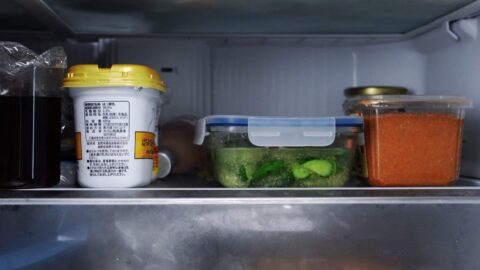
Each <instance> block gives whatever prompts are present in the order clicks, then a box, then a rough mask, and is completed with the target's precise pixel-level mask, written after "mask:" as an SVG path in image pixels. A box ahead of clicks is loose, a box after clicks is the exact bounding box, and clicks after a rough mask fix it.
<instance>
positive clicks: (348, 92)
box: [343, 86, 409, 180]
mask: <svg viewBox="0 0 480 270" xmlns="http://www.w3.org/2000/svg"><path fill="white" fill-rule="evenodd" d="M343 94H344V96H345V98H346V100H345V102H344V104H343V110H344V112H345V115H349V116H363V115H362V111H361V110H357V109H355V108H351V107H349V106H347V104H348V103H349V101H350V100H351V99H354V98H358V97H363V98H365V99H368V98H369V97H374V96H379V95H408V94H409V90H408V89H407V88H405V87H399V86H358V87H349V88H346V89H345V90H344V91H343ZM365 150H366V149H365V139H364V134H363V133H360V134H359V136H358V144H357V149H356V151H355V152H356V153H355V160H354V164H353V172H354V174H355V176H357V177H358V178H361V179H364V180H366V179H367V178H368V166H367V154H366V151H365Z"/></svg>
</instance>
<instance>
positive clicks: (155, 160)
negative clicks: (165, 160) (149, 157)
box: [152, 146, 158, 177]
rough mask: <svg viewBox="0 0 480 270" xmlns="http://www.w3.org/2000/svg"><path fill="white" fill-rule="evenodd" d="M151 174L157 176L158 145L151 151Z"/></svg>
mask: <svg viewBox="0 0 480 270" xmlns="http://www.w3.org/2000/svg"><path fill="white" fill-rule="evenodd" d="M152 173H153V176H154V177H157V175H158V147H157V146H155V147H154V152H153V170H152Z"/></svg>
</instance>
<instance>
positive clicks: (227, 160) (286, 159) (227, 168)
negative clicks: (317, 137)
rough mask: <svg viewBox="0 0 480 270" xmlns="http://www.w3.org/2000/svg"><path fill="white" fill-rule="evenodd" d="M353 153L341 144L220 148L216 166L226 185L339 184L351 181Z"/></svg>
mask: <svg viewBox="0 0 480 270" xmlns="http://www.w3.org/2000/svg"><path fill="white" fill-rule="evenodd" d="M351 154H352V153H351V151H350V150H347V149H341V148H330V149H328V148H327V149H311V148H247V147H246V148H238V147H237V148H233V147H232V148H220V149H217V150H216V151H215V153H214V160H215V163H214V164H215V165H214V170H215V174H216V177H217V179H218V181H220V183H222V184H223V185H224V186H226V187H288V186H293V187H337V186H343V185H344V184H345V183H346V182H347V181H348V176H349V171H350V167H351Z"/></svg>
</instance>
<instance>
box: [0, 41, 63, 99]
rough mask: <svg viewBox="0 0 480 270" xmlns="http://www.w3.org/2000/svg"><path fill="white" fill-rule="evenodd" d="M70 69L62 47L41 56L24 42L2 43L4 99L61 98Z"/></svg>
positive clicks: (0, 71)
mask: <svg viewBox="0 0 480 270" xmlns="http://www.w3.org/2000/svg"><path fill="white" fill-rule="evenodd" d="M66 67H67V55H66V54H65V51H64V50H63V48H62V47H53V48H51V49H49V50H47V51H45V52H44V53H42V54H40V55H38V54H36V53H35V52H33V51H31V50H30V49H28V48H27V47H25V46H23V45H22V44H20V43H16V42H10V41H0V96H1V95H9V96H14V95H33V94H35V95H40V96H59V95H60V92H59V89H60V88H61V85H62V79H63V74H64V71H65V69H66Z"/></svg>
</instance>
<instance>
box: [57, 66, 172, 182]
mask: <svg viewBox="0 0 480 270" xmlns="http://www.w3.org/2000/svg"><path fill="white" fill-rule="evenodd" d="M82 76H83V77H82ZM99 77H101V78H102V79H99ZM104 77H107V78H104ZM82 78H83V80H82ZM111 84H117V85H111ZM122 84H123V85H122ZM129 84H130V85H129ZM65 86H66V87H68V88H69V92H70V95H71V97H72V98H73V101H74V110H75V132H76V146H77V160H78V165H79V166H78V167H79V171H78V180H79V184H80V185H81V186H84V187H96V188H127V187H139V186H144V185H147V184H149V183H150V182H151V181H152V179H153V178H155V177H156V172H157V171H158V167H157V166H154V165H155V163H156V162H154V161H155V160H156V159H155V158H154V157H155V156H156V153H157V144H158V142H157V137H158V134H157V133H158V132H157V124H158V118H159V116H160V109H161V104H162V102H163V99H164V98H163V97H164V95H163V93H162V92H164V91H165V87H164V85H163V82H162V81H161V80H160V77H159V76H158V74H157V73H156V72H155V71H154V70H152V69H149V68H147V67H142V66H134V65H114V66H112V68H111V69H99V68H98V67H97V66H92V65H80V66H74V67H72V68H71V69H70V70H69V74H68V77H67V78H66V79H65Z"/></svg>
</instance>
